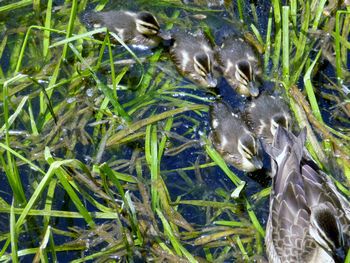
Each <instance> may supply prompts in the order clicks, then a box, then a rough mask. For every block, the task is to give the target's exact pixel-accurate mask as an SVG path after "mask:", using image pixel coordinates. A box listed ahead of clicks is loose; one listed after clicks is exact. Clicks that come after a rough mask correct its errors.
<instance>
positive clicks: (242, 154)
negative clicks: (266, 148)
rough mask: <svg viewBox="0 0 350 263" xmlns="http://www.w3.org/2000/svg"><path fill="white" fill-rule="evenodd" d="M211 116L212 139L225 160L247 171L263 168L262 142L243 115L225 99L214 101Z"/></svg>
mask: <svg viewBox="0 0 350 263" xmlns="http://www.w3.org/2000/svg"><path fill="white" fill-rule="evenodd" d="M210 117H211V122H210V125H211V129H212V132H211V135H210V137H211V141H212V142H213V145H214V147H215V148H216V150H217V151H218V152H219V153H220V154H221V155H222V157H223V158H224V159H225V161H226V162H228V163H229V164H231V165H233V166H235V167H236V168H238V169H240V170H242V171H245V172H253V171H255V170H258V169H261V168H262V166H263V163H262V147H261V144H260V142H259V140H257V138H256V137H255V136H254V134H253V133H252V132H250V131H249V129H248V127H247V126H246V125H245V123H244V122H243V121H242V119H241V117H240V116H239V115H237V114H235V113H233V111H232V108H231V107H230V106H229V105H228V104H226V103H225V102H223V101H217V102H215V103H213V105H212V106H211V107H210Z"/></svg>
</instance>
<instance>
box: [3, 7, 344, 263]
mask: <svg viewBox="0 0 350 263" xmlns="http://www.w3.org/2000/svg"><path fill="white" fill-rule="evenodd" d="M107 2H108V1H92V3H91V5H92V6H95V10H102V9H103V8H104V7H105V5H106V4H107ZM143 2H144V1H138V3H139V4H140V8H141V7H142V8H141V9H148V10H154V13H156V11H157V16H158V17H159V20H160V22H161V24H162V23H165V25H164V27H165V28H172V27H176V26H180V25H181V23H182V25H183V26H188V25H187V24H189V25H191V27H192V26H193V28H194V29H197V28H201V27H205V30H207V31H208V30H209V31H210V28H211V26H210V24H206V23H207V22H208V23H209V20H205V19H204V20H203V19H202V18H199V17H202V16H203V15H207V16H208V17H210V16H212V15H213V14H214V15H215V16H218V17H219V15H218V14H220V15H221V14H222V12H226V13H225V14H228V17H231V18H232V17H235V18H237V19H240V20H241V21H243V22H244V24H245V26H246V28H247V29H248V28H250V29H251V30H252V31H253V33H254V35H255V37H256V38H257V39H256V43H258V44H259V45H260V46H262V47H263V48H261V51H262V52H264V68H265V78H266V79H273V80H274V81H275V82H276V83H277V84H276V89H278V86H283V87H284V89H283V90H285V91H286V97H287V98H288V99H289V103H290V107H291V109H292V110H293V112H294V114H295V120H296V126H299V127H304V126H306V127H307V131H308V142H309V143H308V148H309V150H310V152H311V153H312V155H313V157H314V158H315V159H316V160H317V162H318V163H319V165H320V166H321V167H322V168H323V169H324V170H325V171H327V172H329V173H330V174H333V179H334V180H335V182H336V184H337V186H338V187H339V189H340V190H341V191H342V192H343V193H344V194H345V195H349V182H350V160H349V156H350V144H349V141H350V133H349V128H348V127H349V126H347V125H349V123H346V121H345V122H343V121H342V120H346V119H349V116H350V114H349V112H350V108H349V105H350V104H349V99H348V97H347V96H348V94H349V92H348V91H349V88H348V87H347V85H348V81H349V80H348V78H349V74H348V69H347V64H346V63H347V59H344V57H347V54H348V49H349V48H350V43H349V42H348V33H349V23H350V21H349V15H348V11H345V9H346V8H349V7H344V8H343V9H344V10H336V9H334V10H332V9H329V8H330V7H328V6H327V5H326V2H327V1H326V0H322V1H316V0H308V1H299V0H291V1H288V3H289V4H288V5H284V6H283V5H282V2H281V1H279V0H272V1H271V2H270V5H271V8H270V9H269V10H268V11H267V13H266V16H265V17H264V16H260V15H259V14H256V13H255V12H257V10H259V6H255V4H253V3H251V4H250V5H249V4H248V3H247V1H242V0H239V1H231V2H230V1H225V4H224V6H220V5H218V6H217V7H213V8H208V7H207V6H200V5H194V4H193V5H184V4H183V3H182V2H181V1H155V2H154V3H150V2H149V1H147V3H146V4H144V3H143ZM267 2H268V1H266V3H267ZM266 3H265V2H264V3H262V5H264V4H266ZM54 4H55V2H54V1H51V0H49V1H48V2H47V4H45V5H43V4H41V2H40V1H34V2H32V1H18V2H17V3H13V4H9V5H5V6H2V7H0V14H1V15H4V16H6V15H9V14H12V13H8V12H13V14H16V16H18V17H21V16H20V15H19V14H17V13H16V12H19V13H20V12H27V15H26V17H23V19H21V20H20V22H21V23H22V24H21V25H20V26H19V25H18V24H11V22H8V25H7V24H6V23H5V22H4V21H0V26H1V27H2V28H5V27H8V30H4V32H3V33H2V35H1V43H0V62H1V64H0V66H1V67H0V76H1V78H0V79H1V80H0V84H1V91H0V92H1V93H0V99H1V101H2V104H0V108H1V111H0V112H1V113H0V127H1V128H0V140H1V141H0V161H1V169H0V179H1V182H2V184H4V185H8V186H9V188H7V189H6V190H5V189H3V191H4V192H5V191H6V193H2V194H1V195H0V217H1V218H0V244H1V246H2V248H1V251H0V260H1V261H7V260H10V259H12V260H13V261H20V260H34V261H35V262H39V261H44V262H48V261H51V260H54V261H56V260H58V261H59V260H60V259H61V257H62V255H63V254H62V252H65V253H67V252H69V253H68V255H69V259H68V258H67V260H73V259H74V261H73V262H84V261H87V260H96V261H106V260H109V259H111V258H113V259H114V260H116V261H118V262H122V261H134V260H135V261H136V260H139V259H145V258H147V259H148V260H150V261H153V260H154V261H159V262H162V261H169V262H199V261H201V262H205V261H209V262H214V261H215V262H217V261H219V262H224V261H225V260H230V261H234V260H237V261H244V262H246V261H252V260H258V259H259V257H262V256H263V255H264V244H263V238H264V234H265V233H264V224H263V222H264V221H266V216H267V213H266V211H264V210H266V206H265V207H264V206H263V205H262V202H267V200H268V196H269V191H270V188H269V187H262V186H261V187H260V188H258V189H254V191H253V192H252V190H251V189H250V190H248V189H247V188H248V187H249V184H250V182H251V181H249V182H248V180H251V179H249V178H248V177H246V176H243V175H242V174H240V173H235V172H233V171H232V170H231V168H230V167H228V166H227V165H226V164H225V162H224V161H223V159H222V158H221V157H220V155H219V154H218V153H217V152H216V151H215V150H214V149H213V147H212V145H211V142H210V141H209V140H208V139H207V136H208V133H209V131H208V129H207V126H206V123H207V121H206V120H207V118H208V113H207V112H208V104H209V103H210V102H211V101H212V100H213V99H214V97H215V94H213V93H212V92H210V91H205V90H202V89H199V88H197V87H196V86H195V85H192V84H188V85H187V84H185V83H184V81H183V80H182V79H181V78H180V77H178V74H177V73H176V72H175V71H174V67H173V66H172V65H171V63H169V56H168V54H167V50H166V47H163V48H159V49H156V50H152V51H139V50H134V49H131V48H130V47H128V46H127V45H126V44H125V43H123V42H122V41H121V39H119V38H118V36H116V35H115V34H113V33H110V32H108V30H107V29H106V28H103V29H95V30H90V31H87V29H86V26H85V25H83V24H82V23H81V21H80V20H79V17H80V16H81V14H82V13H83V12H84V9H85V8H86V6H87V5H88V1H80V2H79V3H78V1H66V2H64V3H62V6H60V8H58V9H55V8H54V7H53V5H54ZM257 5H259V3H258V4H257ZM130 8H131V9H133V8H135V7H132V6H131V7H130ZM125 9H127V8H126V7H125ZM299 10H302V13H301V14H299ZM247 12H252V13H253V16H252V17H253V18H252V19H251V20H249V18H248V16H246V13H247ZM169 14H170V15H169ZM39 17H40V18H39ZM42 18H43V19H42ZM182 18H183V19H182ZM197 19H198V20H199V21H197ZM201 19H202V20H201ZM264 19H265V20H264ZM9 21H11V19H9ZM219 22H221V21H220V18H219ZM265 24H266V27H265ZM14 32H16V33H14ZM207 33H209V34H211V33H212V32H207ZM214 33H215V32H214ZM96 34H104V35H105V36H104V37H103V38H102V40H96V39H94V38H93V36H94V35H96ZM211 35H213V34H211ZM111 40H113V41H115V40H116V41H117V42H119V44H120V45H115V44H114V43H112V41H111ZM333 51H335V54H336V56H335V57H334V56H330V55H329V54H331V53H332V52H333ZM325 61H327V63H329V65H330V66H331V67H333V68H334V69H335V72H336V77H337V81H335V82H333V84H332V86H331V88H332V92H333V93H332V94H335V95H332V96H330V95H328V96H327V94H325V93H326V92H324V89H323V88H321V87H320V86H319V85H317V82H315V76H318V75H319V74H320V72H322V68H321V67H320V65H321V63H326V62H325ZM7 64H9V65H7ZM280 84H281V85H280ZM298 84H301V86H300V87H299V88H298V87H297V85H298ZM328 98H331V99H332V100H331V103H332V105H334V111H333V112H332V114H334V116H335V119H336V121H333V120H331V119H329V118H327V117H325V116H327V115H326V114H325V112H326V109H324V108H323V107H322V103H321V102H322V101H323V100H327V99H328ZM334 123H336V125H334ZM320 138H321V139H323V141H324V142H320V140H319V139H320ZM189 151H190V153H188V152H189ZM204 156H205V157H206V158H204ZM209 158H210V159H211V160H212V161H210V160H209ZM329 160H335V161H336V162H337V163H338V164H340V165H341V167H342V169H339V168H337V169H334V166H336V165H335V164H334V163H332V162H331V161H329ZM340 170H342V171H344V172H339V171H340ZM342 173H343V174H344V175H345V178H346V180H344V178H343V177H342V176H341V174H342ZM248 191H250V192H248ZM62 201H64V203H63V205H62ZM2 221H3V222H6V223H5V224H3V223H2ZM32 236H34V237H33V238H30V237H32ZM64 255H65V256H66V255H67V254H64ZM347 258H349V256H348V257H347Z"/></svg>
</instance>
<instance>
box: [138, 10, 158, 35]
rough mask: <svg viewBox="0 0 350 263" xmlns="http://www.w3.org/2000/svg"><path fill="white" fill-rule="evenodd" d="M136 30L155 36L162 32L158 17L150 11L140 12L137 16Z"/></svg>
mask: <svg viewBox="0 0 350 263" xmlns="http://www.w3.org/2000/svg"><path fill="white" fill-rule="evenodd" d="M135 22H136V30H137V31H138V32H139V33H140V34H142V35H146V36H155V35H158V34H159V32H160V26H159V23H158V21H157V19H156V18H155V17H154V15H152V14H151V13H150V12H146V11H143V12H140V13H138V14H137V16H136V20H135Z"/></svg>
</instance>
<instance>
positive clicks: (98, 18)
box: [84, 11, 168, 47]
mask: <svg viewBox="0 0 350 263" xmlns="http://www.w3.org/2000/svg"><path fill="white" fill-rule="evenodd" d="M84 20H85V21H86V22H87V23H89V24H92V25H93V26H94V27H96V28H99V27H107V28H108V30H110V31H111V32H114V33H116V34H117V35H118V36H119V37H120V38H121V39H122V40H123V41H124V42H125V43H126V44H131V45H136V46H147V47H155V46H157V45H158V44H159V43H160V42H161V40H162V38H164V39H167V38H168V37H167V36H166V35H165V34H162V33H161V29H160V25H159V23H158V21H157V19H156V17H155V16H154V15H153V14H151V13H150V12H146V11H142V12H139V13H134V12H129V11H107V12H89V13H86V14H85V15H84Z"/></svg>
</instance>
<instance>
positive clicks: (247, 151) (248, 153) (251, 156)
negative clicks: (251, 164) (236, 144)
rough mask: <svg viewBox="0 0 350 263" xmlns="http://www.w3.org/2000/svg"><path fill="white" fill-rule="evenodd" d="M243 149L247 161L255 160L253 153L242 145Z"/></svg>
mask: <svg viewBox="0 0 350 263" xmlns="http://www.w3.org/2000/svg"><path fill="white" fill-rule="evenodd" d="M242 149H243V152H244V154H245V156H246V158H247V159H252V158H253V153H252V152H251V151H250V150H249V149H248V148H247V147H245V146H243V145H242Z"/></svg>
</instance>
